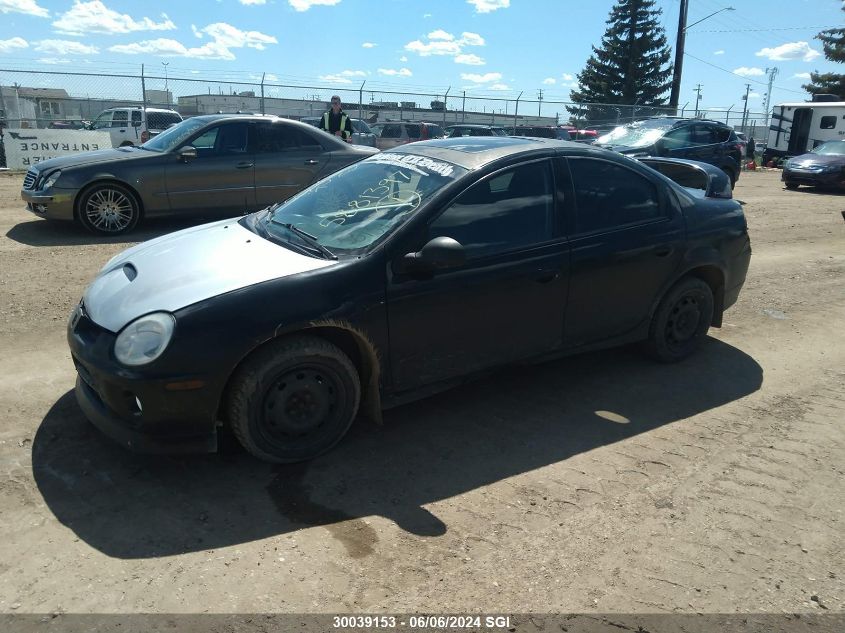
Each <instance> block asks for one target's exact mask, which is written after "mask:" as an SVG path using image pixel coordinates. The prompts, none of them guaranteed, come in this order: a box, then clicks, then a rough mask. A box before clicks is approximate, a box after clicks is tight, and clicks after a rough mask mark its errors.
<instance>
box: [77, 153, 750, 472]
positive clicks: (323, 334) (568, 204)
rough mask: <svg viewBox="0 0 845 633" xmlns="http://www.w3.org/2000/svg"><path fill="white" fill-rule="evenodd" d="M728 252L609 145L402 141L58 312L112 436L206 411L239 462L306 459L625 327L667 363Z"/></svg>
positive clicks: (699, 319)
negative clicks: (370, 426)
mask: <svg viewBox="0 0 845 633" xmlns="http://www.w3.org/2000/svg"><path fill="white" fill-rule="evenodd" d="M675 164H676V166H677V167H678V168H677V169H676V172H681V171H682V166H683V161H676V163H675ZM708 168H709V166H708ZM691 169H692V170H694V171H695V172H696V173H698V172H699V168H698V167H697V166H696V165H691ZM750 257H751V250H750V242H749V237H748V230H747V225H746V221H745V217H744V215H743V211H742V207H741V205H740V204H739V203H738V202H736V201H735V200H731V199H724V198H713V197H705V198H701V197H697V196H693V195H690V194H689V193H688V192H687V190H686V189H685V188H684V187H681V186H679V185H677V184H676V183H675V182H673V181H672V180H670V179H668V178H666V177H665V176H663V175H662V174H660V173H658V172H657V171H655V170H653V169H651V168H649V167H647V166H646V165H644V164H641V163H639V162H638V161H636V160H632V159H630V158H627V157H625V156H622V155H620V154H616V153H613V152H608V151H606V150H601V149H596V148H593V147H591V146H586V145H575V144H572V143H568V142H562V141H552V140H545V139H524V138H513V137H505V138H502V137H486V138H485V137H478V138H475V139H473V144H472V146H471V147H469V146H467V143H466V140H465V139H463V138H454V139H441V140H434V141H427V142H420V143H413V144H409V145H403V146H402V147H401V148H396V149H394V150H389V151H387V152H382V153H380V154H375V155H373V156H369V157H368V158H366V159H365V160H363V161H361V162H359V163H356V164H355V165H352V166H350V167H347V168H346V169H343V170H341V171H339V172H337V173H335V174H332V175H331V176H329V177H327V178H326V179H324V180H322V181H320V182H319V183H317V184H315V185H312V186H311V187H309V188H308V189H306V190H305V191H302V192H301V193H299V194H298V195H296V196H294V197H293V198H290V199H289V200H287V202H285V203H283V204H281V205H276V206H274V207H271V208H269V209H265V210H263V211H261V212H258V213H254V214H251V215H248V216H246V217H243V218H240V219H238V220H224V221H221V222H215V223H211V224H206V225H204V226H200V227H194V228H192V229H188V230H184V231H179V232H176V233H172V234H170V235H166V236H163V237H160V238H157V239H154V240H151V241H148V242H144V243H142V244H139V245H137V246H135V247H133V248H130V249H128V250H126V251H124V252H123V253H120V254H118V255H117V256H115V257H114V258H112V259H111V260H110V261H109V262H108V263H107V264H106V265H105V266H104V267H103V268H102V270H101V271H100V272H99V274H98V275H97V277H96V278H95V279H94V280H93V282H92V283H91V285H90V286H88V288H87V289H86V290H85V292H84V294H83V297H82V301H81V302H80V303H79V306H78V307H77V308H76V310H75V311H74V313H73V315H72V317H71V319H70V322H69V324H68V329H67V337H68V343H69V345H70V351H71V355H72V357H73V362H74V364H75V366H76V369H77V371H78V379H77V382H76V397H77V400H78V402H79V404H80V406H81V408H82V410H83V411H84V413H85V415H86V416H87V417H88V418H89V419H90V420H91V421H92V422H93V423H94V424H95V425H96V426H97V427H99V428H100V429H102V430H103V431H104V432H105V433H106V434H107V435H110V436H111V437H113V438H115V439H116V440H118V441H119V442H120V443H121V444H123V445H124V446H127V447H129V448H132V449H136V450H154V451H185V450H201V451H203V450H204V451H209V450H214V448H215V446H216V437H217V432H218V428H219V423H222V424H223V425H225V426H226V427H228V428H230V429H231V430H232V431H233V432H234V435H235V436H236V437H237V438H238V439H239V440H240V442H241V443H242V444H243V446H244V447H245V448H246V450H247V451H249V452H250V453H252V454H253V455H255V456H256V457H259V458H261V459H266V460H269V461H275V462H293V461H299V460H304V459H309V458H311V457H314V456H315V455H318V454H320V453H322V452H324V451H326V450H328V449H329V448H330V447H331V446H333V445H334V444H335V443H336V442H338V441H339V440H340V438H341V437H342V436H343V435H344V433H345V432H346V430H347V429H348V428H349V426H350V424H351V423H352V421H353V420H354V419H355V417H356V415H357V413H358V412H359V411H364V412H366V414H367V415H368V416H369V417H372V418H375V419H378V418H379V417H380V411H381V410H382V408H383V407H387V406H391V405H393V404H397V403H400V402H406V401H409V400H411V399H413V398H415V397H421V396H422V395H428V394H431V393H432V392H433V391H436V390H438V389H443V388H445V387H446V386H449V385H454V384H456V383H459V382H461V381H463V380H466V379H468V378H469V377H471V376H474V375H477V374H479V373H480V372H485V371H487V370H490V369H492V368H494V367H497V366H500V365H503V364H507V363H515V362H526V361H529V360H537V359H541V358H549V357H555V356H560V355H566V354H571V353H576V352H580V351H583V350H585V349H591V348H596V347H607V346H611V345H621V344H625V343H630V342H634V341H642V340H645V341H646V343H645V347H646V349H647V350H648V351H649V352H650V354H651V355H653V356H654V357H655V358H657V359H659V360H661V361H667V362H672V361H679V360H681V359H683V358H686V357H687V356H689V355H690V354H692V353H693V352H694V351H695V350H696V348H697V347H698V346H699V345H700V344H701V342H702V341H703V340H704V338H705V337H706V334H707V331H708V329H709V327H711V326H715V327H718V326H720V325H721V323H722V313H723V312H724V310H726V309H728V308H729V307H730V306H731V305H733V303H734V302H735V301H736V300H737V297H738V295H739V292H740V289H741V288H742V285H743V282H744V280H745V275H746V271H747V269H748V265H749V260H750Z"/></svg>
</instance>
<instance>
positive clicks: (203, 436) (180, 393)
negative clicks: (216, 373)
mask: <svg viewBox="0 0 845 633" xmlns="http://www.w3.org/2000/svg"><path fill="white" fill-rule="evenodd" d="M80 311H81V308H77V310H76V311H75V312H74V315H73V316H72V317H71V320H70V322H69V323H68V330H67V340H68V345H69V346H70V352H71V356H72V358H73V363H74V366H75V367H76V371H77V380H76V388H75V393H76V400H77V402H78V403H79V406H80V408H81V409H82V411H83V413H84V414H85V416H86V417H87V418H88V419H89V420H90V421H91V423H92V424H94V426H96V427H97V428H98V429H100V430H101V431H102V432H103V433H104V434H105V435H107V436H108V437H110V438H112V439H113V440H115V441H117V442H118V443H120V444H121V445H123V446H125V447H126V448H129V449H131V450H133V451H137V452H142V453H190V452H213V451H215V450H216V449H217V423H216V419H215V418H216V410H217V403H218V394H216V393H211V392H212V391H214V390H213V389H210V388H208V387H207V386H206V385H207V384H208V383H207V381H206V380H205V377H204V376H201V375H190V376H188V375H184V374H183V375H168V374H167V373H164V374H162V373H153V372H152V371H150V372H143V371H138V370H137V369H130V368H127V367H124V366H122V365H120V364H119V363H118V362H117V361H116V360H114V359H113V354H112V349H113V347H114V340H115V338H116V336H115V334H113V333H112V332H109V331H108V330H105V329H103V328H101V327H99V326H98V325H97V324H95V323H94V322H93V321H91V320H90V319H89V318H88V317H87V316H86V315H85V314H84V311H82V312H81V314H80Z"/></svg>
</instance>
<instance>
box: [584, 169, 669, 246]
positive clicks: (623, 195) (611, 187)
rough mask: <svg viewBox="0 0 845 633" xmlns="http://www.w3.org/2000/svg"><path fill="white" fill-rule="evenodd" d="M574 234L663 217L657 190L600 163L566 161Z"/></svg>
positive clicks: (636, 176) (627, 171)
mask: <svg viewBox="0 0 845 633" xmlns="http://www.w3.org/2000/svg"><path fill="white" fill-rule="evenodd" d="M569 168H570V171H571V172H572V181H573V186H574V188H575V202H576V205H577V212H576V216H575V225H576V228H575V230H576V232H578V233H590V232H593V231H603V230H609V229H614V228H617V227H621V226H626V225H630V224H641V223H644V222H649V221H651V220H656V219H659V218H662V217H663V212H662V210H661V208H660V201H659V198H658V195H657V188H656V187H655V186H654V185H653V184H652V183H651V182H649V181H648V180H647V179H646V178H644V177H643V176H641V175H639V174H638V173H636V172H634V171H632V170H630V169H628V168H626V167H623V166H622V165H617V164H615V163H611V162H608V161H603V160H594V159H589V158H572V159H570V160H569Z"/></svg>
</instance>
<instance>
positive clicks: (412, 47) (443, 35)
mask: <svg viewBox="0 0 845 633" xmlns="http://www.w3.org/2000/svg"><path fill="white" fill-rule="evenodd" d="M484 43H485V42H484V38H483V37H481V36H480V35H479V34H478V33H467V32H464V33H461V37H460V39H455V36H454V35H452V34H451V33H448V32H446V31H444V30H442V29H437V30H436V31H432V32H431V33H429V34H428V42H422V41H420V40H414V41H413V42H408V43H407V44H405V50H406V51H410V52H411V53H416V54H417V55H419V56H420V57H429V56H431V55H450V56H452V57H458V56H461V57H462V60H463V61H458V60H457V59H456V60H455V61H458V63H459V64H472V65H476V66H478V65H481V64H483V63H484V60H482V59H481V58H480V57H477V56H472V57H469V56H467V57H463V56H464V55H465V54H464V52H463V49H464V47H465V46H484ZM479 61H480V62H481V64H479Z"/></svg>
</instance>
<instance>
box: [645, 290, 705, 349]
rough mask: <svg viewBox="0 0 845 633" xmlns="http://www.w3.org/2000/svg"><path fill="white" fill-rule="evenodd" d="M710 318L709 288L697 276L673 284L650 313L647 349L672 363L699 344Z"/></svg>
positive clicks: (696, 347)
mask: <svg viewBox="0 0 845 633" xmlns="http://www.w3.org/2000/svg"><path fill="white" fill-rule="evenodd" d="M712 320H713V291H712V290H710V286H708V285H707V283H705V282H704V281H703V280H701V279H698V278H697V277H686V278H684V279H682V280H681V281H679V282H678V283H677V284H675V286H673V287H672V288H671V289H670V290H669V292H668V293H666V296H665V297H664V298H663V300H662V301H661V302H660V306H659V307H658V308H657V311H656V312H655V314H654V318H653V319H652V322H651V328H650V331H649V338H648V341H647V344H646V346H647V349H648V351H649V352H650V354H651V355H652V356H653V357H654V358H656V359H657V360H659V361H661V362H665V363H674V362H677V361H679V360H683V359H684V358H686V357H687V356H689V355H690V354H692V353H693V352H694V351H695V350H696V349H698V347H699V346H700V345H701V342H702V341H703V340H704V338H705V337H706V336H707V330H708V329H710V323H711V321H712Z"/></svg>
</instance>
